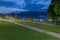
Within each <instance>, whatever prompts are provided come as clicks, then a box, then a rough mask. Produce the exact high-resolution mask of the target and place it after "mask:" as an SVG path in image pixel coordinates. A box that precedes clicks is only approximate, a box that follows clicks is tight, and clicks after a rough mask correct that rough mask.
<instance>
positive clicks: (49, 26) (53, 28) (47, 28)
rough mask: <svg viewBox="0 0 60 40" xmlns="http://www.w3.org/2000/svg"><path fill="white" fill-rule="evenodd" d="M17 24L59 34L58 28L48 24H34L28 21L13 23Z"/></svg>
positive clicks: (59, 28)
mask: <svg viewBox="0 0 60 40" xmlns="http://www.w3.org/2000/svg"><path fill="white" fill-rule="evenodd" d="M15 22H18V23H22V24H25V25H29V26H33V27H38V28H41V29H45V30H48V31H52V32H56V33H60V26H57V25H54V24H50V25H49V23H42V22H41V23H34V22H28V21H17V20H16V21H15Z"/></svg>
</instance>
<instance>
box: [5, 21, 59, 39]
mask: <svg viewBox="0 0 60 40" xmlns="http://www.w3.org/2000/svg"><path fill="white" fill-rule="evenodd" d="M5 21H8V20H5ZM8 22H10V21H8ZM14 24H16V25H20V26H23V27H25V28H29V29H32V30H35V31H38V32H41V33H44V34H47V35H50V36H53V37H56V38H60V34H58V33H54V32H50V31H47V30H44V29H40V28H36V27H32V26H28V25H24V24H19V23H14Z"/></svg>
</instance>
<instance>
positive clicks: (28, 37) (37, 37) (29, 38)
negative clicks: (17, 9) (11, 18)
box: [0, 21, 60, 40]
mask: <svg viewBox="0 0 60 40" xmlns="http://www.w3.org/2000/svg"><path fill="white" fill-rule="evenodd" d="M0 40H60V39H58V38H55V37H52V36H49V35H46V34H43V33H40V32H36V31H33V30H30V29H27V28H24V27H22V26H18V25H15V24H12V23H9V22H6V21H0Z"/></svg>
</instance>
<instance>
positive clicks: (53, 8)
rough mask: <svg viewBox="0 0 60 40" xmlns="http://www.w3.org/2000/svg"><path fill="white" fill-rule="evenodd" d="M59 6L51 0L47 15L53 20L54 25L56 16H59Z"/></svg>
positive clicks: (55, 1)
mask: <svg viewBox="0 0 60 40" xmlns="http://www.w3.org/2000/svg"><path fill="white" fill-rule="evenodd" d="M59 10H60V4H59V2H58V0H52V2H51V5H50V7H49V10H48V13H49V14H48V15H49V16H50V17H51V18H52V19H53V20H54V21H53V22H54V23H56V21H57V18H58V15H60V11H59Z"/></svg>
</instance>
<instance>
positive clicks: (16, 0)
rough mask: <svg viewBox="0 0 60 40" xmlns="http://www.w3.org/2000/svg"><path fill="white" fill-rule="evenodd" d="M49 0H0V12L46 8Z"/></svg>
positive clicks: (41, 9)
mask: <svg viewBox="0 0 60 40" xmlns="http://www.w3.org/2000/svg"><path fill="white" fill-rule="evenodd" d="M50 3H51V0H0V13H10V12H13V11H29V10H38V11H44V10H47V8H48V6H49V4H50Z"/></svg>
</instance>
